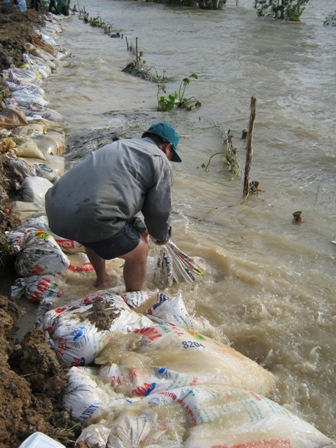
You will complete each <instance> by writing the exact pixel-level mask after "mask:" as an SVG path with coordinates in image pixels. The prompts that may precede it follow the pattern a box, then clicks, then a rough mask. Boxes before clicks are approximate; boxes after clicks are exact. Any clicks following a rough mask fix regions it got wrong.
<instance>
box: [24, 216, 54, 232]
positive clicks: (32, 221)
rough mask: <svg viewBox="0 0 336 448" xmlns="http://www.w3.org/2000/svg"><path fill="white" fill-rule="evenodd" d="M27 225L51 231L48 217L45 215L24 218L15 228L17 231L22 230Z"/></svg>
mask: <svg viewBox="0 0 336 448" xmlns="http://www.w3.org/2000/svg"><path fill="white" fill-rule="evenodd" d="M28 227H36V228H37V229H43V230H45V231H46V232H48V233H51V232H50V229H49V226H48V218H47V217H46V215H41V216H37V217H35V218H29V219H26V220H25V221H23V222H22V223H21V224H20V225H19V226H18V227H17V228H16V230H17V231H19V232H24V230H25V229H26V228H28ZM52 236H53V235H52Z"/></svg>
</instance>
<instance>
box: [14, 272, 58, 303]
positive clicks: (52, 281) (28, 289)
mask: <svg viewBox="0 0 336 448" xmlns="http://www.w3.org/2000/svg"><path fill="white" fill-rule="evenodd" d="M62 294H63V293H62V292H61V290H60V287H59V285H58V283H57V279H56V278H55V277H54V276H52V275H33V276H31V277H22V278H17V279H16V280H15V282H14V284H13V285H12V286H11V299H14V300H16V299H19V298H20V297H22V296H26V298H27V299H28V300H31V301H33V302H40V301H41V300H43V299H47V298H55V297H60V296H61V295H62Z"/></svg>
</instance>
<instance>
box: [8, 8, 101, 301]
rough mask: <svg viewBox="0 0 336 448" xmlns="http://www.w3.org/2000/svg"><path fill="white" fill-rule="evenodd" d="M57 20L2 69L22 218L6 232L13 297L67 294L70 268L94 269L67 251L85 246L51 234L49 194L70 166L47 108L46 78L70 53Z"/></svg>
mask: <svg viewBox="0 0 336 448" xmlns="http://www.w3.org/2000/svg"><path fill="white" fill-rule="evenodd" d="M58 22H59V21H58ZM58 22H57V19H56V18H51V17H50V15H49V16H48V17H46V24H45V27H44V28H43V30H42V31H38V30H36V33H37V35H36V36H34V37H32V42H27V43H26V45H25V47H26V50H27V51H26V53H25V54H24V55H23V58H24V60H25V63H24V64H23V65H22V66H20V67H15V66H11V67H10V68H9V69H7V70H4V72H3V73H2V77H3V80H4V81H5V83H6V85H7V86H8V88H9V90H10V91H11V96H10V97H9V98H6V100H5V101H6V108H5V109H4V110H3V111H2V112H0V137H1V140H0V152H1V157H2V163H4V164H6V166H7V167H8V170H7V171H8V172H9V173H10V175H11V181H12V183H13V186H14V188H15V190H16V195H15V196H16V200H14V201H12V202H11V204H10V210H9V213H14V214H15V215H16V216H17V217H18V218H19V220H20V222H21V224H20V225H19V226H18V227H17V228H16V229H15V230H13V231H12V232H9V233H8V234H7V241H8V243H9V246H10V249H11V252H12V254H13V255H15V268H16V273H17V275H18V278H17V279H16V281H15V283H14V284H13V286H12V288H11V298H12V299H18V298H20V297H26V298H27V299H28V300H32V301H36V302H40V301H41V300H43V299H45V298H53V297H58V296H60V295H61V294H62V291H61V290H60V286H59V279H60V277H62V276H64V274H65V273H66V271H67V269H70V270H72V271H80V272H81V271H91V270H93V267H92V266H91V264H90V263H89V261H88V258H87V257H86V255H85V254H84V253H83V254H82V257H81V258H82V262H81V263H80V264H79V265H78V266H76V265H73V264H72V263H71V261H70V260H69V258H68V256H67V253H73V252H84V250H83V248H81V247H80V245H78V244H76V243H75V242H73V241H67V240H64V239H62V238H58V237H57V236H56V235H53V234H51V232H50V230H49V228H48V223H47V218H46V216H45V193H46V192H47V191H48V189H49V188H50V187H51V186H52V185H53V184H54V183H55V182H56V181H57V180H58V179H59V178H60V177H61V176H62V175H63V174H64V165H65V159H64V157H63V153H64V151H65V149H66V125H65V123H64V120H63V118H62V116H61V115H60V114H59V113H58V112H56V111H55V110H53V109H51V108H49V107H48V106H49V104H48V101H47V100H46V98H45V91H44V89H43V81H44V80H45V79H46V78H47V77H48V76H50V75H51V73H52V72H53V71H55V70H56V69H57V66H58V64H59V62H60V61H61V60H62V59H64V58H65V57H67V56H68V53H67V51H65V50H64V49H62V48H61V47H60V46H59V45H58V43H57V38H58V36H59V34H60V33H61V27H60V25H59V23H58ZM37 36H38V37H37Z"/></svg>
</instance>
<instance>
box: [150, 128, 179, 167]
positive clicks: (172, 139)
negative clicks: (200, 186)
mask: <svg viewBox="0 0 336 448" xmlns="http://www.w3.org/2000/svg"><path fill="white" fill-rule="evenodd" d="M146 132H149V133H151V134H155V135H158V136H159V137H161V138H162V139H163V140H165V141H166V142H168V143H171V144H172V149H173V151H174V152H173V157H172V159H171V160H172V162H182V160H181V159H180V157H179V156H178V155H177V152H176V151H177V144H178V142H179V140H180V136H179V135H178V133H177V132H176V131H175V129H174V128H173V127H172V126H170V124H168V123H156V124H153V125H152V126H151V127H150V128H149V129H147V131H146Z"/></svg>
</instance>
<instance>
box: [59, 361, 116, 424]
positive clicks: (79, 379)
mask: <svg viewBox="0 0 336 448" xmlns="http://www.w3.org/2000/svg"><path fill="white" fill-rule="evenodd" d="M93 372H94V368H90V367H72V368H71V369H70V370H69V372H68V385H67V387H66V388H65V390H64V393H63V397H62V405H63V407H64V408H65V409H66V410H67V411H68V412H69V413H70V414H71V416H72V418H74V419H76V420H79V421H80V422H81V423H83V424H86V422H87V421H90V419H91V418H92V416H93V415H94V414H95V418H96V419H98V417H99V416H100V412H101V410H102V409H103V405H104V404H106V403H107V402H108V401H109V399H110V395H107V394H106V392H105V391H104V389H103V387H99V386H98V385H97V383H96V381H95V380H94V378H95V376H94V375H93ZM90 373H91V375H90Z"/></svg>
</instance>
